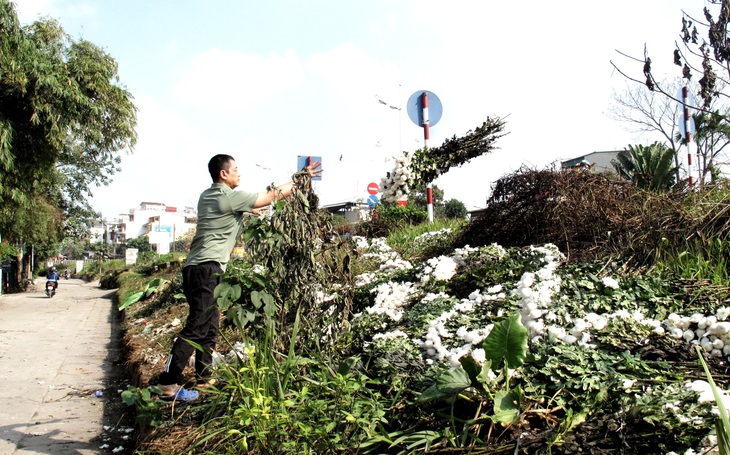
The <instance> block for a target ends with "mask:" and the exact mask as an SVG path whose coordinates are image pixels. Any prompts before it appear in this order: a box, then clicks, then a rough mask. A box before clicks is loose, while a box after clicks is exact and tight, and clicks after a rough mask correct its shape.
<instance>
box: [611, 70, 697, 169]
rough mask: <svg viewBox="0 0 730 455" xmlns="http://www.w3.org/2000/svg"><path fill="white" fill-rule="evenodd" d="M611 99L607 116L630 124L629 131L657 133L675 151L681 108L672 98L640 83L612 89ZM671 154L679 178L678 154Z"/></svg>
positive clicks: (679, 84) (677, 82)
mask: <svg viewBox="0 0 730 455" xmlns="http://www.w3.org/2000/svg"><path fill="white" fill-rule="evenodd" d="M673 86H674V87H676V90H679V88H680V87H681V86H682V83H681V81H680V80H677V81H676V82H674V83H673ZM611 98H612V99H613V105H612V106H611V107H610V109H609V117H610V118H612V119H614V120H618V121H620V122H623V123H626V124H629V125H631V126H630V127H628V128H627V129H628V130H629V131H630V132H632V133H637V134H649V135H657V134H658V135H661V136H662V137H663V138H664V140H665V141H667V143H668V144H669V146H670V148H672V149H674V150H679V146H680V145H681V143H682V140H681V138H680V137H679V136H680V134H679V126H678V125H679V121H680V119H681V117H682V112H683V111H682V109H681V108H680V105H679V104H678V103H677V102H676V101H674V100H672V99H671V98H667V97H666V96H663V95H661V94H660V93H657V92H653V91H650V90H646V87H642V86H627V88H626V90H625V91H624V92H622V93H618V92H614V93H613V94H612V95H611ZM675 157H676V161H675V163H674V164H675V166H676V167H677V175H676V179H677V180H679V169H680V161H679V155H678V154H675Z"/></svg>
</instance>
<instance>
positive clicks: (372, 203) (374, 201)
mask: <svg viewBox="0 0 730 455" xmlns="http://www.w3.org/2000/svg"><path fill="white" fill-rule="evenodd" d="M376 205H378V197H377V196H376V195H374V194H371V195H370V196H368V207H370V208H371V209H373V208H375V206H376Z"/></svg>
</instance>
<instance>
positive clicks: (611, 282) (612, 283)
mask: <svg viewBox="0 0 730 455" xmlns="http://www.w3.org/2000/svg"><path fill="white" fill-rule="evenodd" d="M601 281H602V282H603V285H604V286H606V287H607V288H611V289H618V288H619V287H620V286H619V284H618V281H616V280H615V279H613V278H611V277H610V276H604V277H603V279H602V280H601Z"/></svg>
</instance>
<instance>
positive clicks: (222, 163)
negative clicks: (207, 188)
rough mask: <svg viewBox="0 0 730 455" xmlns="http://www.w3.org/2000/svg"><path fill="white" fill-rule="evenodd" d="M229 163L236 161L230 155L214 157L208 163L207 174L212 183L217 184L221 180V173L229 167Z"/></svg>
mask: <svg viewBox="0 0 730 455" xmlns="http://www.w3.org/2000/svg"><path fill="white" fill-rule="evenodd" d="M231 161H236V159H235V158H233V157H232V156H231V155H222V154H219V155H216V156H214V157H213V158H211V159H210V161H208V172H209V173H210V178H212V179H213V183H218V180H219V179H220V178H221V171H227V170H228V168H229V167H231Z"/></svg>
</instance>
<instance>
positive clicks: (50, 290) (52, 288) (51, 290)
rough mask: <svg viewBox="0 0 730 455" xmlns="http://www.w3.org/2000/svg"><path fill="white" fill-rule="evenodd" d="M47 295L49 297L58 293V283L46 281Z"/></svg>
mask: <svg viewBox="0 0 730 455" xmlns="http://www.w3.org/2000/svg"><path fill="white" fill-rule="evenodd" d="M46 295H47V296H48V298H49V299H50V298H51V297H53V296H54V295H56V283H54V282H53V281H46Z"/></svg>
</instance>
